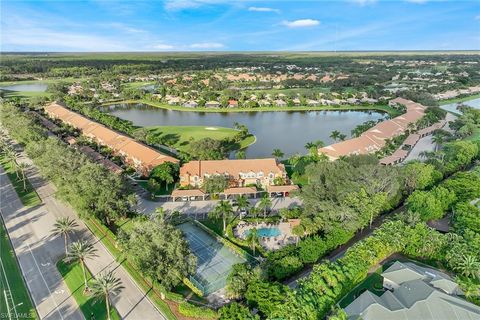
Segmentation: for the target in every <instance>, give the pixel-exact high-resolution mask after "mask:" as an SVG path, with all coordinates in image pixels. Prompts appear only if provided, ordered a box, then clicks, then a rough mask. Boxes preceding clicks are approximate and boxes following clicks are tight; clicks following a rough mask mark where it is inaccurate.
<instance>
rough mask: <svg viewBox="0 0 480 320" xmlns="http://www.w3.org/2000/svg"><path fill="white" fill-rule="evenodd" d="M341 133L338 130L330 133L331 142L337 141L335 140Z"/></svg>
mask: <svg viewBox="0 0 480 320" xmlns="http://www.w3.org/2000/svg"><path fill="white" fill-rule="evenodd" d="M340 135H341V133H340V131H338V130H333V131H332V132H331V133H330V138H332V139H333V140H335V141H337V139H338V138H339V137H340Z"/></svg>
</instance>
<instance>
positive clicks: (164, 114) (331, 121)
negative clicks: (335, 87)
mask: <svg viewBox="0 0 480 320" xmlns="http://www.w3.org/2000/svg"><path fill="white" fill-rule="evenodd" d="M103 110H104V111H106V112H109V113H111V114H113V115H115V116H117V117H119V118H122V119H126V120H130V121H132V122H133V124H135V125H137V126H142V127H148V126H164V125H168V126H206V127H207V126H219V127H229V128H232V127H233V125H234V123H235V122H238V123H240V124H244V125H246V126H247V127H248V129H249V130H250V132H251V133H253V134H254V135H255V136H256V137H257V141H256V143H255V144H253V145H251V146H250V147H248V149H247V150H246V155H247V157H248V158H265V157H271V154H272V151H273V149H275V148H279V149H280V150H282V151H283V152H284V153H285V155H286V156H290V155H293V154H295V153H302V154H305V153H306V152H307V151H306V149H305V147H304V146H305V144H306V143H307V142H310V141H316V140H322V141H323V142H325V143H326V144H331V143H333V142H334V141H333V140H332V139H331V138H330V137H329V136H330V133H331V132H332V131H333V130H338V131H340V132H342V133H344V134H346V135H347V136H350V131H351V130H352V129H353V128H355V127H356V126H357V125H359V124H361V123H363V122H365V121H367V120H378V119H381V118H384V117H385V116H386V115H385V114H382V113H379V112H373V111H372V112H365V111H285V112H283V111H276V112H273V111H272V112H270V111H268V112H188V111H175V110H168V109H162V108H156V107H152V106H148V105H145V104H133V105H132V104H116V105H112V106H109V107H105V108H103Z"/></svg>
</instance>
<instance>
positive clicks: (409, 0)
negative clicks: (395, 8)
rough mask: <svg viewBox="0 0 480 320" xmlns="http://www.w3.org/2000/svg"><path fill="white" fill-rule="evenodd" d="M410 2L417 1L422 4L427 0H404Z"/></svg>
mask: <svg viewBox="0 0 480 320" xmlns="http://www.w3.org/2000/svg"><path fill="white" fill-rule="evenodd" d="M405 1H407V2H410V3H417V4H424V3H427V1H428V0H405Z"/></svg>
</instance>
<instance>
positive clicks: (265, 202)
mask: <svg viewBox="0 0 480 320" xmlns="http://www.w3.org/2000/svg"><path fill="white" fill-rule="evenodd" d="M271 206H272V200H270V198H269V197H268V195H266V194H265V195H264V196H263V197H262V199H260V202H259V203H258V207H259V208H261V210H263V218H264V219H265V218H266V217H267V209H268V208H270V207H271Z"/></svg>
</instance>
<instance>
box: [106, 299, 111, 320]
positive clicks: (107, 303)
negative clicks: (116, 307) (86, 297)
mask: <svg viewBox="0 0 480 320" xmlns="http://www.w3.org/2000/svg"><path fill="white" fill-rule="evenodd" d="M105 305H106V306H107V319H108V320H110V300H109V299H108V292H107V293H106V294H105Z"/></svg>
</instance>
